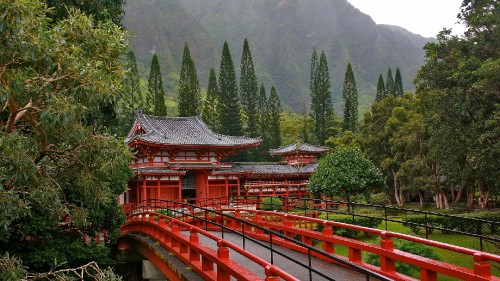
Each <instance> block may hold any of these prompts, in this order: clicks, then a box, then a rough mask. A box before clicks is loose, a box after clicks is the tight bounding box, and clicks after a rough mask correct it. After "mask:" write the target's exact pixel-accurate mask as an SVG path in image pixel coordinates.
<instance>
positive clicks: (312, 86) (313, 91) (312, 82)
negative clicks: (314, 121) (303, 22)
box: [309, 48, 319, 106]
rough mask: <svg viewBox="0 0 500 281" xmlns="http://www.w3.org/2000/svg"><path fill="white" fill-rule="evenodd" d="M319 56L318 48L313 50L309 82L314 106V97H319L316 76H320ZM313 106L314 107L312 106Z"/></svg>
mask: <svg viewBox="0 0 500 281" xmlns="http://www.w3.org/2000/svg"><path fill="white" fill-rule="evenodd" d="M318 64H319V62H318V54H317V53H316V48H313V52H312V55H311V76H310V80H309V90H310V91H311V98H312V99H313V100H312V103H313V104H314V97H316V96H317V92H318V91H317V86H316V83H317V82H318V81H317V79H316V76H317V74H318ZM311 106H312V105H311Z"/></svg>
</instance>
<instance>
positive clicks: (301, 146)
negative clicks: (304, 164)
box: [270, 142, 330, 155]
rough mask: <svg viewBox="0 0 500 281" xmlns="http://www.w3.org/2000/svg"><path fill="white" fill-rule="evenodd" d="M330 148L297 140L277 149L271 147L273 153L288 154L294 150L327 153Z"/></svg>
mask: <svg viewBox="0 0 500 281" xmlns="http://www.w3.org/2000/svg"><path fill="white" fill-rule="evenodd" d="M329 150H330V149H329V148H328V147H324V146H319V145H312V144H308V143H301V142H296V143H292V144H289V145H287V146H282V147H278V148H276V149H271V151H270V154H271V155H281V154H288V153H292V152H308V153H311V152H312V153H326V152H328V151H329Z"/></svg>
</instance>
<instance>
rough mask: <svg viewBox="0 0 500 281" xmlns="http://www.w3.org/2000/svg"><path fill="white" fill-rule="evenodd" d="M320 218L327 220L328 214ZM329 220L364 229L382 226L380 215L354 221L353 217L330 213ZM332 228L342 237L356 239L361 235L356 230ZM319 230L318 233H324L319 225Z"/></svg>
mask: <svg viewBox="0 0 500 281" xmlns="http://www.w3.org/2000/svg"><path fill="white" fill-rule="evenodd" d="M318 218H319V219H323V220H326V219H327V214H326V213H323V214H321V215H320V216H319V217H318ZM328 220H329V221H335V222H341V223H347V224H354V225H359V226H364V227H369V228H377V227H378V226H379V225H380V223H381V222H382V219H381V215H380V214H369V215H367V217H360V216H355V217H354V221H353V218H352V216H351V215H344V214H331V213H329V214H328ZM332 228H333V231H334V233H335V234H336V235H340V236H345V237H350V238H354V237H357V236H358V234H359V231H358V230H354V229H349V228H343V227H338V226H332ZM317 229H318V231H322V230H323V225H322V224H318V225H317Z"/></svg>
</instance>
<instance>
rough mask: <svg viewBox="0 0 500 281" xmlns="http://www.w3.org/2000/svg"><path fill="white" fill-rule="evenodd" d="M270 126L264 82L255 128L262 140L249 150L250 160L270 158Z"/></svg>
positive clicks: (259, 98)
mask: <svg viewBox="0 0 500 281" xmlns="http://www.w3.org/2000/svg"><path fill="white" fill-rule="evenodd" d="M270 128H271V126H270V124H269V113H268V100H267V95H266V88H265V87H264V83H261V84H260V90H259V96H258V101H257V130H258V136H259V137H260V138H261V139H262V142H261V143H260V145H259V146H258V147H256V148H255V149H254V150H252V151H251V155H250V156H251V159H250V160H252V161H269V160H271V156H270V155H269V149H271V137H270Z"/></svg>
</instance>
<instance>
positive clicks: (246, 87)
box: [240, 38, 259, 137]
mask: <svg viewBox="0 0 500 281" xmlns="http://www.w3.org/2000/svg"><path fill="white" fill-rule="evenodd" d="M258 91H259V89H258V85H257V76H256V75H255V69H254V65H253V60H252V54H251V53H250V47H249V46H248V40H247V39H246V38H245V41H244V43H243V54H242V56H241V75H240V98H241V106H242V108H243V113H244V114H245V117H246V121H247V127H246V130H245V135H247V136H250V137H255V136H257V99H258V95H259V93H258Z"/></svg>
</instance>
